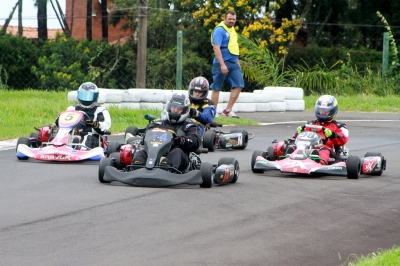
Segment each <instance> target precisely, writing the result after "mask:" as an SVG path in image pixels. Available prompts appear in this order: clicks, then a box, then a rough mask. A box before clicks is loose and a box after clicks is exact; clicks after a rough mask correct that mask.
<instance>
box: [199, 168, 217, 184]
mask: <svg viewBox="0 0 400 266" xmlns="http://www.w3.org/2000/svg"><path fill="white" fill-rule="evenodd" d="M213 169H214V167H213V165H212V164H211V163H208V162H204V163H202V164H201V166H200V173H201V178H202V179H203V183H201V184H200V187H204V188H210V187H212V176H213Z"/></svg>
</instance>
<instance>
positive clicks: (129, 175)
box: [103, 166, 203, 187]
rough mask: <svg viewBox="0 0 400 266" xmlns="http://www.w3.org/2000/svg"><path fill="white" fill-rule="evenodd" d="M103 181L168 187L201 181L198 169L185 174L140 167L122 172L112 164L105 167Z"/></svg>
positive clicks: (197, 183)
mask: <svg viewBox="0 0 400 266" xmlns="http://www.w3.org/2000/svg"><path fill="white" fill-rule="evenodd" d="M103 179H104V181H108V182H111V181H119V182H121V183H124V184H128V185H132V186H137V187H168V186H175V185H181V184H187V185H200V184H202V183H203V179H202V177H201V172H200V170H193V171H190V172H188V173H185V174H173V173H170V172H167V171H165V170H162V169H159V168H154V169H152V170H149V169H146V168H140V169H137V170H134V171H130V172H122V171H120V170H118V169H116V168H114V167H112V166H107V167H106V168H105V173H104V177H103Z"/></svg>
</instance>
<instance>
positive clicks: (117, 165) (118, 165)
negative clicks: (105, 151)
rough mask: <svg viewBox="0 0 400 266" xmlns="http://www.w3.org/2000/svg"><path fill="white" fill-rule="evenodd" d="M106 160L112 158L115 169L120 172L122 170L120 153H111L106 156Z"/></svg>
mask: <svg viewBox="0 0 400 266" xmlns="http://www.w3.org/2000/svg"><path fill="white" fill-rule="evenodd" d="M108 158H114V159H115V168H117V169H118V170H122V169H123V168H124V166H123V165H122V163H121V156H120V153H119V152H118V151H117V152H113V153H111V154H110V155H109V156H108Z"/></svg>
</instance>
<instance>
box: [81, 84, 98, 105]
mask: <svg viewBox="0 0 400 266" xmlns="http://www.w3.org/2000/svg"><path fill="white" fill-rule="evenodd" d="M77 98H78V101H79V105H80V106H81V107H82V108H84V109H91V108H92V107H93V106H95V105H96V103H97V99H98V98H99V89H98V88H97V86H96V84H94V83H93V82H85V83H83V84H82V85H81V86H80V87H79V89H78V95H77Z"/></svg>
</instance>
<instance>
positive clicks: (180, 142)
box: [174, 137, 185, 147]
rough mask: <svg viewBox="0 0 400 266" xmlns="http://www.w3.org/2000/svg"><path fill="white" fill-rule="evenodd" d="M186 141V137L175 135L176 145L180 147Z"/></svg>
mask: <svg viewBox="0 0 400 266" xmlns="http://www.w3.org/2000/svg"><path fill="white" fill-rule="evenodd" d="M184 143H185V138H184V137H174V146H175V147H178V146H181V145H183V144H184Z"/></svg>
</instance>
